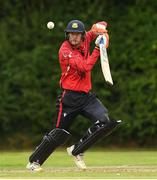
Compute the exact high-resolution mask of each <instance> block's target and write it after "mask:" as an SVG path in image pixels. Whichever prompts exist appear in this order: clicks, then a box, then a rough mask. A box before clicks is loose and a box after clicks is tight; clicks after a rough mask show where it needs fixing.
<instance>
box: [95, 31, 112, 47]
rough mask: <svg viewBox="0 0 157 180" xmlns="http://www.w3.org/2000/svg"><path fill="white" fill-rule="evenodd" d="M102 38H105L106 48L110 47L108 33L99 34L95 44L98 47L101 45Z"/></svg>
mask: <svg viewBox="0 0 157 180" xmlns="http://www.w3.org/2000/svg"><path fill="white" fill-rule="evenodd" d="M102 38H103V44H104V46H105V48H108V46H109V36H108V34H107V33H105V34H103V35H99V36H98V37H97V38H96V40H95V45H96V46H97V47H99V45H100V41H101V39H102Z"/></svg>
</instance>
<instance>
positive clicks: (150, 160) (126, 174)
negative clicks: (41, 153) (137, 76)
mask: <svg viewBox="0 0 157 180" xmlns="http://www.w3.org/2000/svg"><path fill="white" fill-rule="evenodd" d="M30 153H31V152H0V178H19V179H22V178H51V179H52V178H53V179H54V178H58V179H59V178H62V179H63V178H75V179H81V178H86V179H87V178H88V179H90V178H92V179H93V178H95V179H98V178H101V179H111V178H118V179H121V178H124V179H126V178H135V179H137V178H140V179H144V178H147V179H150V178H154V179H157V151H155V150H149V151H148V150H136V151H135V150H96V149H95V150H93V151H89V152H87V153H86V154H85V161H86V164H87V166H88V169H87V170H86V171H81V170H78V169H77V168H76V167H75V165H74V163H73V160H72V158H71V157H69V156H68V155H67V153H66V151H65V150H57V151H56V152H55V153H54V154H53V156H51V157H50V158H49V159H48V160H47V161H46V163H45V164H44V165H43V168H44V171H43V172H40V173H33V172H29V171H27V170H26V169H25V166H26V163H27V159H28V157H29V155H30Z"/></svg>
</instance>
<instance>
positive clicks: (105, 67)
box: [99, 43, 113, 85]
mask: <svg viewBox="0 0 157 180" xmlns="http://www.w3.org/2000/svg"><path fill="white" fill-rule="evenodd" d="M99 47H100V60H101V68H102V72H103V75H104V78H105V80H106V83H107V84H109V85H113V80H112V75H111V71H110V65H109V61H108V56H107V50H106V48H105V46H104V44H103V43H101V44H100V45H99Z"/></svg>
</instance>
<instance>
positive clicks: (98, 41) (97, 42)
mask: <svg viewBox="0 0 157 180" xmlns="http://www.w3.org/2000/svg"><path fill="white" fill-rule="evenodd" d="M102 37H103V35H99V36H98V37H97V38H96V40H95V45H96V46H97V47H99V44H100V40H101V38H102Z"/></svg>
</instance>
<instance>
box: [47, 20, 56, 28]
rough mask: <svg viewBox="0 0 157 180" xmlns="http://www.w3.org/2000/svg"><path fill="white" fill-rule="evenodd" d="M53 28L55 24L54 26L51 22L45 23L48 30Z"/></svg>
mask: <svg viewBox="0 0 157 180" xmlns="http://www.w3.org/2000/svg"><path fill="white" fill-rule="evenodd" d="M54 26H55V24H54V22H52V21H50V22H48V23H47V28H48V29H53V28H54Z"/></svg>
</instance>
